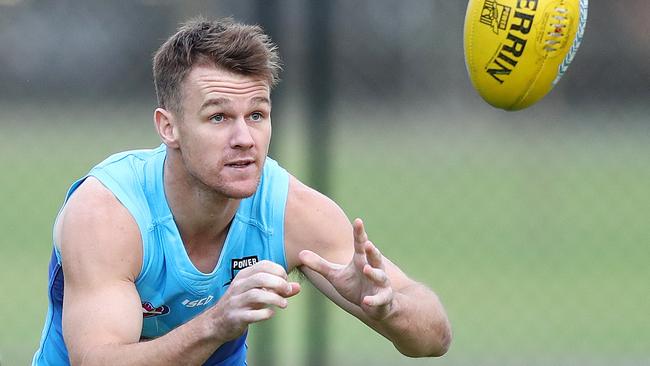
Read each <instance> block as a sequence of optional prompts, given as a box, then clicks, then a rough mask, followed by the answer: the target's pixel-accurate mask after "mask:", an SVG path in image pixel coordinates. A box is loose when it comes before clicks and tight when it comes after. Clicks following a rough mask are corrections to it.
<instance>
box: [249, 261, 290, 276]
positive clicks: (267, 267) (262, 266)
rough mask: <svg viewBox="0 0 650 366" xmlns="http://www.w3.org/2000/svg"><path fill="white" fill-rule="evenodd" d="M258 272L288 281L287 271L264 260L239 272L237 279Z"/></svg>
mask: <svg viewBox="0 0 650 366" xmlns="http://www.w3.org/2000/svg"><path fill="white" fill-rule="evenodd" d="M257 272H266V273H269V274H272V275H275V276H278V277H282V278H284V279H285V280H286V279H287V271H285V270H284V267H282V266H281V265H279V264H277V263H275V262H271V261H269V260H263V261H260V262H257V263H255V264H254V265H252V266H250V267H246V268H244V269H242V270H241V271H239V273H237V277H239V278H244V277H248V276H250V275H252V274H254V273H257Z"/></svg>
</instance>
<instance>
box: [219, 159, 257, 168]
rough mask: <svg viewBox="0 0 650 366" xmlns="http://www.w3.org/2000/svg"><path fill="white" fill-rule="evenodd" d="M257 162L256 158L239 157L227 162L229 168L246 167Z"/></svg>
mask: <svg viewBox="0 0 650 366" xmlns="http://www.w3.org/2000/svg"><path fill="white" fill-rule="evenodd" d="M254 163H255V159H238V160H233V161H230V162H228V163H226V166H227V167H229V168H246V167H248V166H249V165H252V164H254Z"/></svg>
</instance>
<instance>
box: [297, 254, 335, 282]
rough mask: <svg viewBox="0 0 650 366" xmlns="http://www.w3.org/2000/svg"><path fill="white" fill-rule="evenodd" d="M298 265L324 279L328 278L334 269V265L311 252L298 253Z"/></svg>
mask: <svg viewBox="0 0 650 366" xmlns="http://www.w3.org/2000/svg"><path fill="white" fill-rule="evenodd" d="M298 258H299V259H300V263H301V264H302V265H304V266H306V267H307V268H309V269H311V270H313V271H315V272H317V273H318V274H320V275H321V276H323V277H325V278H329V274H330V272H331V271H332V270H333V269H334V268H335V264H334V263H331V262H328V261H327V260H325V259H324V258H323V257H321V256H320V255H318V254H316V253H314V252H312V251H311V250H303V251H301V252H300V253H298Z"/></svg>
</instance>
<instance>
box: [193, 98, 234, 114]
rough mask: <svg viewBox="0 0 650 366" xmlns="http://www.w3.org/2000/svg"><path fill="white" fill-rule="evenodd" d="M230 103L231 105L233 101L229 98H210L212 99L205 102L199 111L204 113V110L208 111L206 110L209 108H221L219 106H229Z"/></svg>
mask: <svg viewBox="0 0 650 366" xmlns="http://www.w3.org/2000/svg"><path fill="white" fill-rule="evenodd" d="M230 103H231V101H230V99H228V98H221V97H220V98H210V99H208V100H206V101H205V102H203V104H202V105H201V108H200V109H199V112H203V110H204V109H206V108H208V107H210V106H217V107H219V106H223V105H227V104H230Z"/></svg>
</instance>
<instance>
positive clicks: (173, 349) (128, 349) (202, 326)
mask: <svg viewBox="0 0 650 366" xmlns="http://www.w3.org/2000/svg"><path fill="white" fill-rule="evenodd" d="M205 315H206V314H205V313H204V314H202V315H201V316H199V317H197V318H195V319H193V320H191V321H189V322H188V323H186V324H184V325H182V326H180V327H178V328H176V329H174V330H172V331H170V332H169V333H167V334H165V335H164V336H162V337H159V338H156V339H153V340H149V341H143V342H137V343H130V344H106V345H98V346H94V347H92V348H90V349H88V350H87V351H86V352H85V353H84V354H83V355H82V356H81V360H79V362H73V365H74V364H78V365H83V366H86V365H148V366H158V365H161V366H162V365H201V364H203V363H204V362H205V361H206V360H207V359H208V358H209V357H210V355H212V353H214V352H215V351H216V349H217V348H218V347H220V346H221V344H223V343H224V342H222V341H220V340H218V339H217V338H215V337H214V336H211V335H210V334H209V332H208V331H207V329H208V327H207V324H206V321H207V320H208V319H207V317H206V316H205ZM73 361H74V360H73Z"/></svg>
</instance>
